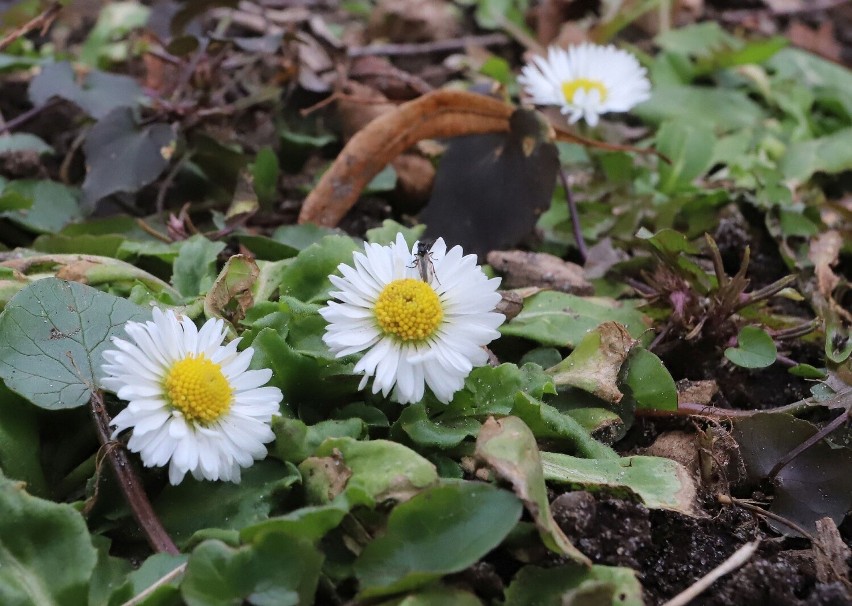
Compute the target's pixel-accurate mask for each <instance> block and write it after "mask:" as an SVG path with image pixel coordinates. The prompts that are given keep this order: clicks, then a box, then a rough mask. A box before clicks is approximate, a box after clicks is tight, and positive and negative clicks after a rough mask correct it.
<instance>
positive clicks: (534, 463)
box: [475, 417, 591, 566]
mask: <svg viewBox="0 0 852 606" xmlns="http://www.w3.org/2000/svg"><path fill="white" fill-rule="evenodd" d="M475 456H476V458H477V459H479V460H480V461H483V462H484V463H485V464H487V465H488V467H490V468H491V469H492V470H494V472H495V473H496V474H497V476H498V477H499V478H500V479H502V480H504V481H506V482H509V483H510V484H511V485H512V488H513V489H514V491H515V494H516V495H518V498H520V499H521V500H522V501H523V502H524V505H525V506H526V508H527V510H528V511H529V512H530V515H531V516H532V518H533V520H534V521H535V525H536V527H538V530H539V533H540V534H541V538H542V541H543V542H544V544H545V545H546V546H547V548H548V549H550V550H552V551H555V552H556V553H558V554H560V555H564V556H568V557H569V558H571V559H572V560H574V561H575V562H579V563H580V564H582V565H584V566H588V565H589V564H591V561H590V560H589V559H588V558H587V557H586V556H585V555H583V554H582V553H581V552H580V551H579V550H578V549H577V548H576V547H574V545H573V544H572V543H571V541H570V540H569V539H568V537H566V536H565V534H564V533H563V532H562V529H561V528H559V525H558V524H557V523H556V521H555V520H554V519H553V514H552V513H551V512H550V502H549V501H548V498H547V487H546V486H545V484H544V473H543V471H542V466H541V457H540V453H539V451H538V446H537V445H536V441H535V436H533V433H532V431H530V428H529V427H527V426H526V424H524V422H523V421H522V420H521V419H519V418H517V417H505V418H503V419H500V420H499V421H498V420H495V419H494V418H490V419H488V420H487V421H486V422H485V424H484V425H483V426H482V430H481V431H480V432H479V438H477V440H476V453H475Z"/></svg>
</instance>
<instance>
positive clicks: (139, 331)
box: [101, 309, 282, 484]
mask: <svg viewBox="0 0 852 606" xmlns="http://www.w3.org/2000/svg"><path fill="white" fill-rule="evenodd" d="M153 317H154V321H153V322H151V321H148V322H144V323H142V322H128V323H127V325H126V326H125V327H124V330H125V331H126V332H127V334H128V335H129V336H130V338H131V339H133V341H134V343H130V342H129V341H125V340H124V339H118V338H114V339H113V340H112V343H113V345H114V346H115V347H116V349H109V350H107V351H105V352H104V359H105V360H106V362H107V363H106V364H104V365H103V366H102V368H103V370H104V372H105V373H106V374H107V375H108V376H106V377H105V378H104V379H103V380H102V381H101V384H102V385H103V387H105V388H106V389H109V390H111V391H114V392H115V393H116V395H117V396H118V397H119V398H121V399H122V400H127V401H128V402H129V403H128V405H127V407H126V408H125V409H124V410H122V411H121V412H120V413H119V414H117V415H116V416H115V418H114V419H113V420H112V425H114V426H115V432H114V433H113V437H115V436H116V435H118V434H119V433H121V432H122V431H124V430H125V429H132V430H133V434H132V435H131V436H130V441H129V442H128V444H127V447H128V448H129V449H130V450H131V451H133V452H138V453H139V454H140V455H141V457H142V462H143V463H144V464H145V466H146V467H162V466H165V465H166V464H167V463H168V464H169V481H170V482H171V483H172V484H179V483H180V482H181V480H183V477H184V476H185V475H186V473H187V472H189V473H191V474H192V475H193V477H195V478H196V479H199V480H201V479H206V480H225V481H231V482H239V481H240V468H241V467H249V466H250V465H251V464H252V463H253V462H254V461H255V459H262V458H264V457H265V456H266V447H265V446H264V444H265V443H266V442H269V441H271V440H272V439H273V438H274V437H275V435H274V434H273V433H272V429H271V428H270V426H269V424H270V421H271V419H272V417H273V416H275V415H277V414H279V411H278V405H279V404H280V403H281V398H282V395H281V390H279V389H278V388H277V387H261V386H262V385H264V384H265V383H266V382H267V381H269V379H270V378H271V377H272V371H271V370H268V369H263V370H248V367H249V364H250V363H251V358H252V355H253V354H254V350H253V349H252V348H250V347H249V348H248V349H246V350H245V351H242V352H237V344H238V343H239V341H240V339H234V340H233V341H231V342H230V343H228V344H227V345H222V341H223V340H224V338H225V327H224V322H223V321H222V320H215V319H211V320H208V321H207V322H205V323H204V325H203V326H202V327H201V329H200V330H199V329H198V328H196V326H195V324H194V323H193V322H192V320H190V319H189V318H187V317H184V318H182V319H178V317H177V316H175V313H174V312H173V311H171V310H168V311H165V312H163V311H161V310H159V309H154V312H153Z"/></svg>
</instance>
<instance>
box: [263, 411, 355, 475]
mask: <svg viewBox="0 0 852 606" xmlns="http://www.w3.org/2000/svg"><path fill="white" fill-rule="evenodd" d="M366 430H367V428H366V425H365V424H364V422H363V421H362V420H361V419H344V420H341V421H336V420H329V421H321V422H319V423H317V424H315V425H311V426H308V425H305V424H304V423H303V422H302V421H300V420H298V419H288V418H286V417H275V418H274V419H272V431H274V432H275V444H274V445H273V447H272V453H273V454H274V455H275V456H276V457H278V458H279V459H281V460H282V461H290V462H292V463H296V464H298V463H301V462H302V461H304V460H305V459H307V458H308V457H309V456H311V455H312V454H314V452H315V451H316V449H317V447H318V446H319V445H320V444H321V443H322V442H323V441H324V440H325V439H326V438H343V437H348V438H354V439H356V440H357V439H359V438H363V437H364V436H365V434H366Z"/></svg>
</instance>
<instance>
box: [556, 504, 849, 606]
mask: <svg viewBox="0 0 852 606" xmlns="http://www.w3.org/2000/svg"><path fill="white" fill-rule="evenodd" d="M551 507H552V510H553V516H554V518H555V520H556V522H557V523H558V524H559V526H560V528H562V530H563V532H565V534H566V535H567V536H568V537H569V538H570V539H571V540H572V542H573V543H574V544H575V545H576V546H577V547H578V548H579V549H580V550H581V551H582V552H583V553H585V554H586V555H588V556H589V557H590V558H591V559H592V561H593V562H594V563H595V564H606V565H610V566H627V567H630V568H634V569H635V570H637V571H638V572H639V579H640V581H641V583H642V585H643V587H644V589H645V596H644V597H645V601H646V603H647V604H649V605H653V604H662V603H664V602H666V601H667V600H669V599H671V598H672V597H673V596H675V595H676V594H678V593H680V592H681V591H683V590H684V589H686V588H687V587H689V586H690V585H692V584H693V583H694V582H695V581H696V580H697V579H699V578H701V577H702V576H704V575H705V574H707V573H708V572H710V571H711V570H712V569H713V568H715V567H716V566H718V565H719V564H721V563H722V562H724V561H725V560H726V559H727V558H728V557H730V556H731V554H732V553H733V552H734V551H736V550H737V549H738V548H739V547H741V546H742V545H743V544H744V543H746V542H748V541H751V540H754V539H755V538H758V537H760V538H763V539H764V543H763V544H762V545H761V547H760V548H759V550H758V552H757V554H755V555H754V556H753V557H752V559H751V560H750V561H749V562H748V563H747V564H746V565H744V566H743V567H742V568H740V569H739V570H738V571H737V572H735V573H733V574H731V575H729V576H726V577H723V578H722V579H720V580H719V581H717V582H716V583H715V584H714V585H712V586H711V587H710V589H708V590H707V591H706V592H705V593H704V594H703V595H702V597H701V598H699V599H698V600H697V601H695V602H694V603H695V604H707V605H713V606H734V605H740V604H747V605H749V606H760V605H766V606H804V605H806V604H807V605H817V604H818V605H821V606H834V605H838V606H839V605H841V604H842V605H848V604H852V596H850V594H849V593H848V592H847V590H846V588H845V587H844V586H843V585H842V584H841V583H839V582H833V583H820V582H818V581H817V580H816V570H815V566H814V556H813V551H812V550H811V549H795V547H799V546H807V545H808V544H807V543H806V542H799V541H797V540H793V539H788V540H784V539H775V540H769V539H767V535H765V534H764V533H763V530H762V528H761V527H760V526H759V525H758V523H757V522H756V520H755V518H753V517H752V516H751V514H749V513H747V512H745V511H744V510H741V509H736V508H730V507H726V508H718V507H717V508H716V510H715V511H713V512H712V517H706V518H691V517H688V516H685V515H681V514H678V513H675V512H671V511H662V510H648V509H647V508H645V507H644V506H642V505H639V504H637V503H633V502H631V501H626V500H621V499H613V498H607V497H603V498H598V497H596V496H595V495H592V494H591V493H589V492H585V491H575V492H567V493H564V494H561V495H559V496H558V497H556V498H555V499H554V500H553V502H552V503H551ZM847 542H848V539H847Z"/></svg>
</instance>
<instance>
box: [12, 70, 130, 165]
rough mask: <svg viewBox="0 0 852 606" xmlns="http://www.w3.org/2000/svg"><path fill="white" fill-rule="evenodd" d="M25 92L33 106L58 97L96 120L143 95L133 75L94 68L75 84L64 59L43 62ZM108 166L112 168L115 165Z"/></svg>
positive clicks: (73, 76)
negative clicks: (121, 74)
mask: <svg viewBox="0 0 852 606" xmlns="http://www.w3.org/2000/svg"><path fill="white" fill-rule="evenodd" d="M29 95H30V100H31V101H32V103H33V105H36V106H39V105H44V104H45V103H47V101H49V100H50V98H51V97H61V98H62V99H66V100H68V101H71V102H72V103H74V104H75V105H77V107H79V108H80V109H82V110H83V111H84V112H86V113H87V114H88V115H90V116H91V117H92V118H95V119H96V120H102V119H103V118H104V117H105V116H107V114H109V113H110V112H111V111H113V110H114V109H116V108H125V109H126V108H129V107H133V106H136V105H137V104H138V103H139V100H140V99H141V98H142V97H143V96H144V95H143V92H142V89H141V88H140V87H139V85H138V84H137V83H136V80H134V79H133V78H131V77H129V76H120V75H117V74H108V73H106V72H102V71H99V70H96V69H95V70H90V71H88V72H87V73H86V74H85V76H84V77H83V78H82V79H81V83H80V84H77V77H76V75H75V73H74V69H73V68H72V67H71V64H70V63H69V62H68V61H62V62H61V63H49V64H47V65H45V66H43V67H42V68H41V71H40V72H39V74H38V75H37V76H36V77H35V78H33V79H32V81H31V82H30V89H29ZM128 111H129V110H128ZM95 128H97V126H96V127H95ZM112 168H113V170H115V165H113V166H112Z"/></svg>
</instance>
